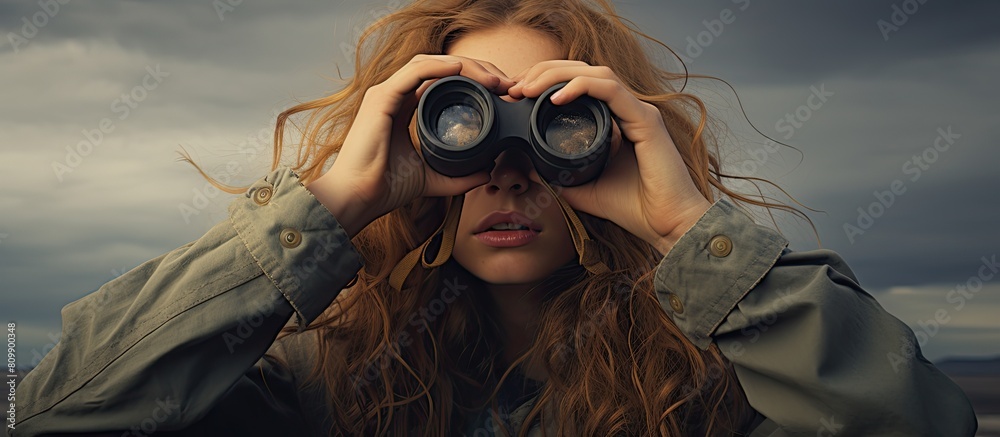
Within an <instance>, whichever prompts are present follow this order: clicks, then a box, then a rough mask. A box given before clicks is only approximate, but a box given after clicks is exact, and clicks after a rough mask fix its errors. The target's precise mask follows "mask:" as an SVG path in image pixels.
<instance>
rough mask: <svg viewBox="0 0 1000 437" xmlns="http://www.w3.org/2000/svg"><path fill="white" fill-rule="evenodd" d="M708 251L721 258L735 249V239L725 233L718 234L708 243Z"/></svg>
mask: <svg viewBox="0 0 1000 437" xmlns="http://www.w3.org/2000/svg"><path fill="white" fill-rule="evenodd" d="M708 251H709V252H710V253H711V254H712V255H714V256H717V257H719V258H722V257H725V256H726V255H729V253H730V252H732V251H733V240H730V239H729V237H727V236H725V235H716V236H714V237H712V241H710V242H709V243H708Z"/></svg>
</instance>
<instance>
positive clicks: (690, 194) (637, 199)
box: [508, 60, 711, 255]
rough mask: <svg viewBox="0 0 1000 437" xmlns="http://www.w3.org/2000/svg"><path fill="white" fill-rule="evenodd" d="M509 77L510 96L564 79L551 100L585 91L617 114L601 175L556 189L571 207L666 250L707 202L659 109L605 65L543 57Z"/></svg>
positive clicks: (570, 97)
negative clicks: (608, 158) (633, 90)
mask: <svg viewBox="0 0 1000 437" xmlns="http://www.w3.org/2000/svg"><path fill="white" fill-rule="evenodd" d="M511 79H513V80H514V81H515V82H517V84H516V85H514V86H513V87H511V88H510V89H509V90H508V94H509V95H510V96H511V97H513V98H515V99H520V98H524V97H529V98H537V97H538V96H540V95H541V94H542V92H544V91H545V90H547V89H548V88H549V87H551V86H552V85H555V84H557V83H560V82H569V83H568V84H567V85H566V86H565V87H564V88H563V89H562V90H560V92H559V93H557V94H555V95H553V97H555V98H554V99H553V100H552V102H553V103H555V104H562V103H567V102H570V101H572V100H574V99H576V98H577V97H579V96H581V95H584V94H586V95H589V96H591V97H594V98H596V99H599V100H603V101H604V102H605V103H607V105H608V108H609V109H610V110H611V112H613V113H614V114H615V116H616V117H617V122H618V126H616V129H615V132H614V134H613V140H612V152H611V158H610V161H609V162H608V166H607V167H606V168H605V169H604V172H603V173H602V174H601V176H600V177H599V178H598V179H596V180H594V181H592V182H589V183H586V184H584V185H580V186H576V187H563V188H561V191H559V194H560V195H561V196H562V197H563V198H564V199H565V200H566V202H568V203H569V205H570V206H571V207H573V209H576V210H579V211H583V212H585V213H587V214H591V215H594V216H597V217H601V218H604V219H607V220H610V221H612V222H614V223H615V224H617V225H618V226H621V227H622V228H623V229H625V230H626V231H628V232H630V233H632V234H633V235H635V236H637V237H639V238H642V239H643V240H645V241H647V242H649V243H650V244H652V245H653V246H655V247H656V248H657V249H658V250H659V251H660V253H661V254H664V255H665V254H666V253H667V252H669V251H670V248H672V247H673V244H674V243H676V242H677V239H679V238H680V236H681V235H683V234H684V232H687V230H688V229H690V228H691V227H692V226H694V224H695V222H697V221H698V219H699V218H700V217H701V216H702V215H703V214H704V213H705V211H706V210H708V208H709V207H710V206H711V203H710V202H709V201H708V199H706V198H705V197H704V196H702V195H701V193H700V192H699V191H698V188H697V186H695V184H694V181H693V180H692V179H691V176H690V175H689V174H688V170H687V166H686V165H685V164H684V161H683V160H682V159H681V155H680V153H679V152H678V151H677V146H676V145H675V144H674V141H673V139H672V138H671V137H670V133H669V132H667V128H666V126H665V125H664V123H663V117H662V116H661V114H660V112H659V109H658V108H657V107H656V106H654V105H652V104H650V103H647V102H643V101H641V100H639V99H638V98H636V97H635V95H633V94H632V93H631V92H630V91H629V90H628V88H627V87H626V86H625V85H624V84H623V83H622V82H621V81H620V80H619V79H618V76H617V75H616V74H615V73H614V72H613V71H612V70H611V69H610V68H608V67H604V66H591V65H588V64H587V63H585V62H581V61H566V60H555V61H544V62H540V63H538V64H536V65H534V66H533V67H531V68H529V69H527V70H525V71H523V72H521V73H520V74H518V75H516V76H514V77H512V78H511ZM618 128H620V129H621V131H619V130H618ZM623 134H624V138H625V139H627V140H628V141H622V138H623ZM532 173H534V172H532ZM532 177H537V176H532ZM536 182H540V181H536ZM553 188H554V189H557V190H559V188H558V187H553Z"/></svg>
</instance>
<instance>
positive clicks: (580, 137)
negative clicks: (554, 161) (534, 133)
mask: <svg viewBox="0 0 1000 437" xmlns="http://www.w3.org/2000/svg"><path fill="white" fill-rule="evenodd" d="M596 136H597V121H596V120H594V116H593V114H591V113H590V112H589V111H588V112H582V111H573V112H566V113H561V114H559V115H556V116H555V117H554V118H553V119H552V121H550V122H549V124H548V126H546V127H545V142H546V143H548V145H549V147H551V148H553V149H555V150H557V151H559V152H562V153H565V154H566V155H570V156H574V155H579V154H582V153H583V152H585V151H587V149H588V148H589V147H590V145H591V144H593V143H594V138H595V137H596Z"/></svg>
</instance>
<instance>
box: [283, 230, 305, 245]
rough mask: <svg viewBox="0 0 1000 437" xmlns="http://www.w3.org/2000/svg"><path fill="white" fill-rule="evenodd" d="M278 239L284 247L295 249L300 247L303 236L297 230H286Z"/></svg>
mask: <svg viewBox="0 0 1000 437" xmlns="http://www.w3.org/2000/svg"><path fill="white" fill-rule="evenodd" d="M278 239H279V240H280V241H281V245H282V246H285V247H287V248H289V249H293V248H296V247H298V246H299V243H301V242H302V234H300V233H299V231H296V230H295V229H285V230H283V231H281V235H279V236H278Z"/></svg>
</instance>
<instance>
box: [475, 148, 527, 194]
mask: <svg viewBox="0 0 1000 437" xmlns="http://www.w3.org/2000/svg"><path fill="white" fill-rule="evenodd" d="M533 171H534V168H533V167H532V165H531V160H530V159H529V158H528V156H527V155H525V154H524V153H523V152H521V151H520V150H516V149H507V150H504V151H503V152H501V153H500V155H499V156H497V159H496V165H495V166H494V167H493V170H492V171H490V182H489V183H488V184H486V192H487V193H490V194H496V193H499V192H508V191H509V192H511V193H514V194H515V195H517V194H521V193H524V192H525V191H528V188H529V187H528V185H529V184H530V183H531V178H530V174H531V172H533Z"/></svg>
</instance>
